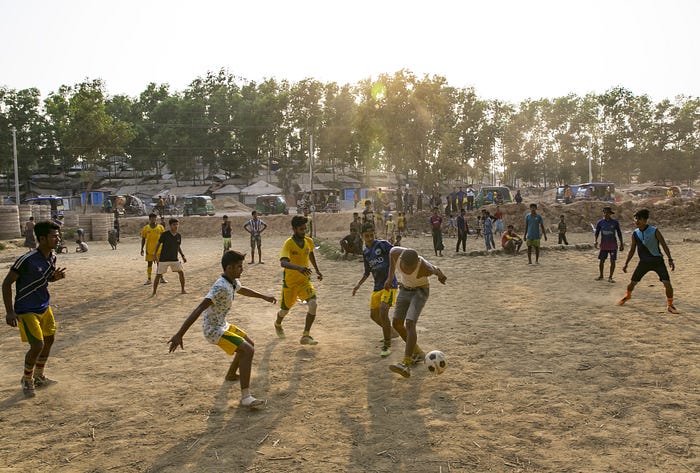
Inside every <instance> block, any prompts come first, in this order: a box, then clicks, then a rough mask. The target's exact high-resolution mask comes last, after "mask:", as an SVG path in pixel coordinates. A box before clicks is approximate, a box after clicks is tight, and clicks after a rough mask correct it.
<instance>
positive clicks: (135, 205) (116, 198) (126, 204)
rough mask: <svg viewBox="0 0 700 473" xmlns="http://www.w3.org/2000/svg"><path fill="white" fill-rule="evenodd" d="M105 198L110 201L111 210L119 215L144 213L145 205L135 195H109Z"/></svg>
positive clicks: (139, 214) (140, 214)
mask: <svg viewBox="0 0 700 473" xmlns="http://www.w3.org/2000/svg"><path fill="white" fill-rule="evenodd" d="M107 198H108V199H109V200H110V201H111V202H112V209H111V210H112V212H116V214H117V215H119V216H120V217H123V216H132V215H133V216H138V217H140V216H142V215H146V205H145V204H144V203H143V201H142V200H141V199H139V198H138V197H136V196H135V195H131V194H129V195H110V196H109V197H107Z"/></svg>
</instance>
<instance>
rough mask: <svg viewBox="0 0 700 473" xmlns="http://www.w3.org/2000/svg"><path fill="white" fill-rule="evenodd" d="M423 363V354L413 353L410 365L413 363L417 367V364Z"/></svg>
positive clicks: (422, 352)
mask: <svg viewBox="0 0 700 473" xmlns="http://www.w3.org/2000/svg"><path fill="white" fill-rule="evenodd" d="M424 362H425V352H424V351H421V352H418V353H414V354H413V355H412V356H411V363H413V364H414V365H417V364H418V363H424Z"/></svg>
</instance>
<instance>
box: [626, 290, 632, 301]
mask: <svg viewBox="0 0 700 473" xmlns="http://www.w3.org/2000/svg"><path fill="white" fill-rule="evenodd" d="M631 298H632V291H625V299H631Z"/></svg>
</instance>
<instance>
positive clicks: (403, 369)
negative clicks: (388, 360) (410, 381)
mask: <svg viewBox="0 0 700 473" xmlns="http://www.w3.org/2000/svg"><path fill="white" fill-rule="evenodd" d="M389 370H390V371H392V372H394V373H396V374H400V375H401V376H403V377H404V378H410V377H411V368H409V367H408V366H406V365H404V364H403V363H396V364H395V365H389Z"/></svg>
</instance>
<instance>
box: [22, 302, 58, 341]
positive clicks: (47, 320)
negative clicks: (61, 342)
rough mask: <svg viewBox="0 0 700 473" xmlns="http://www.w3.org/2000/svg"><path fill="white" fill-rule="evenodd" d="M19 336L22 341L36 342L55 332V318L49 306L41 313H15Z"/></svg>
mask: <svg viewBox="0 0 700 473" xmlns="http://www.w3.org/2000/svg"><path fill="white" fill-rule="evenodd" d="M17 318H18V319H19V320H18V323H17V325H19V336H20V337H21V338H22V341H23V342H29V343H36V342H39V341H43V340H44V337H49V336H51V335H54V334H55V333H56V320H54V318H53V311H52V310H51V307H49V308H48V309H46V311H45V312H44V313H43V314H32V313H27V314H17Z"/></svg>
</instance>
